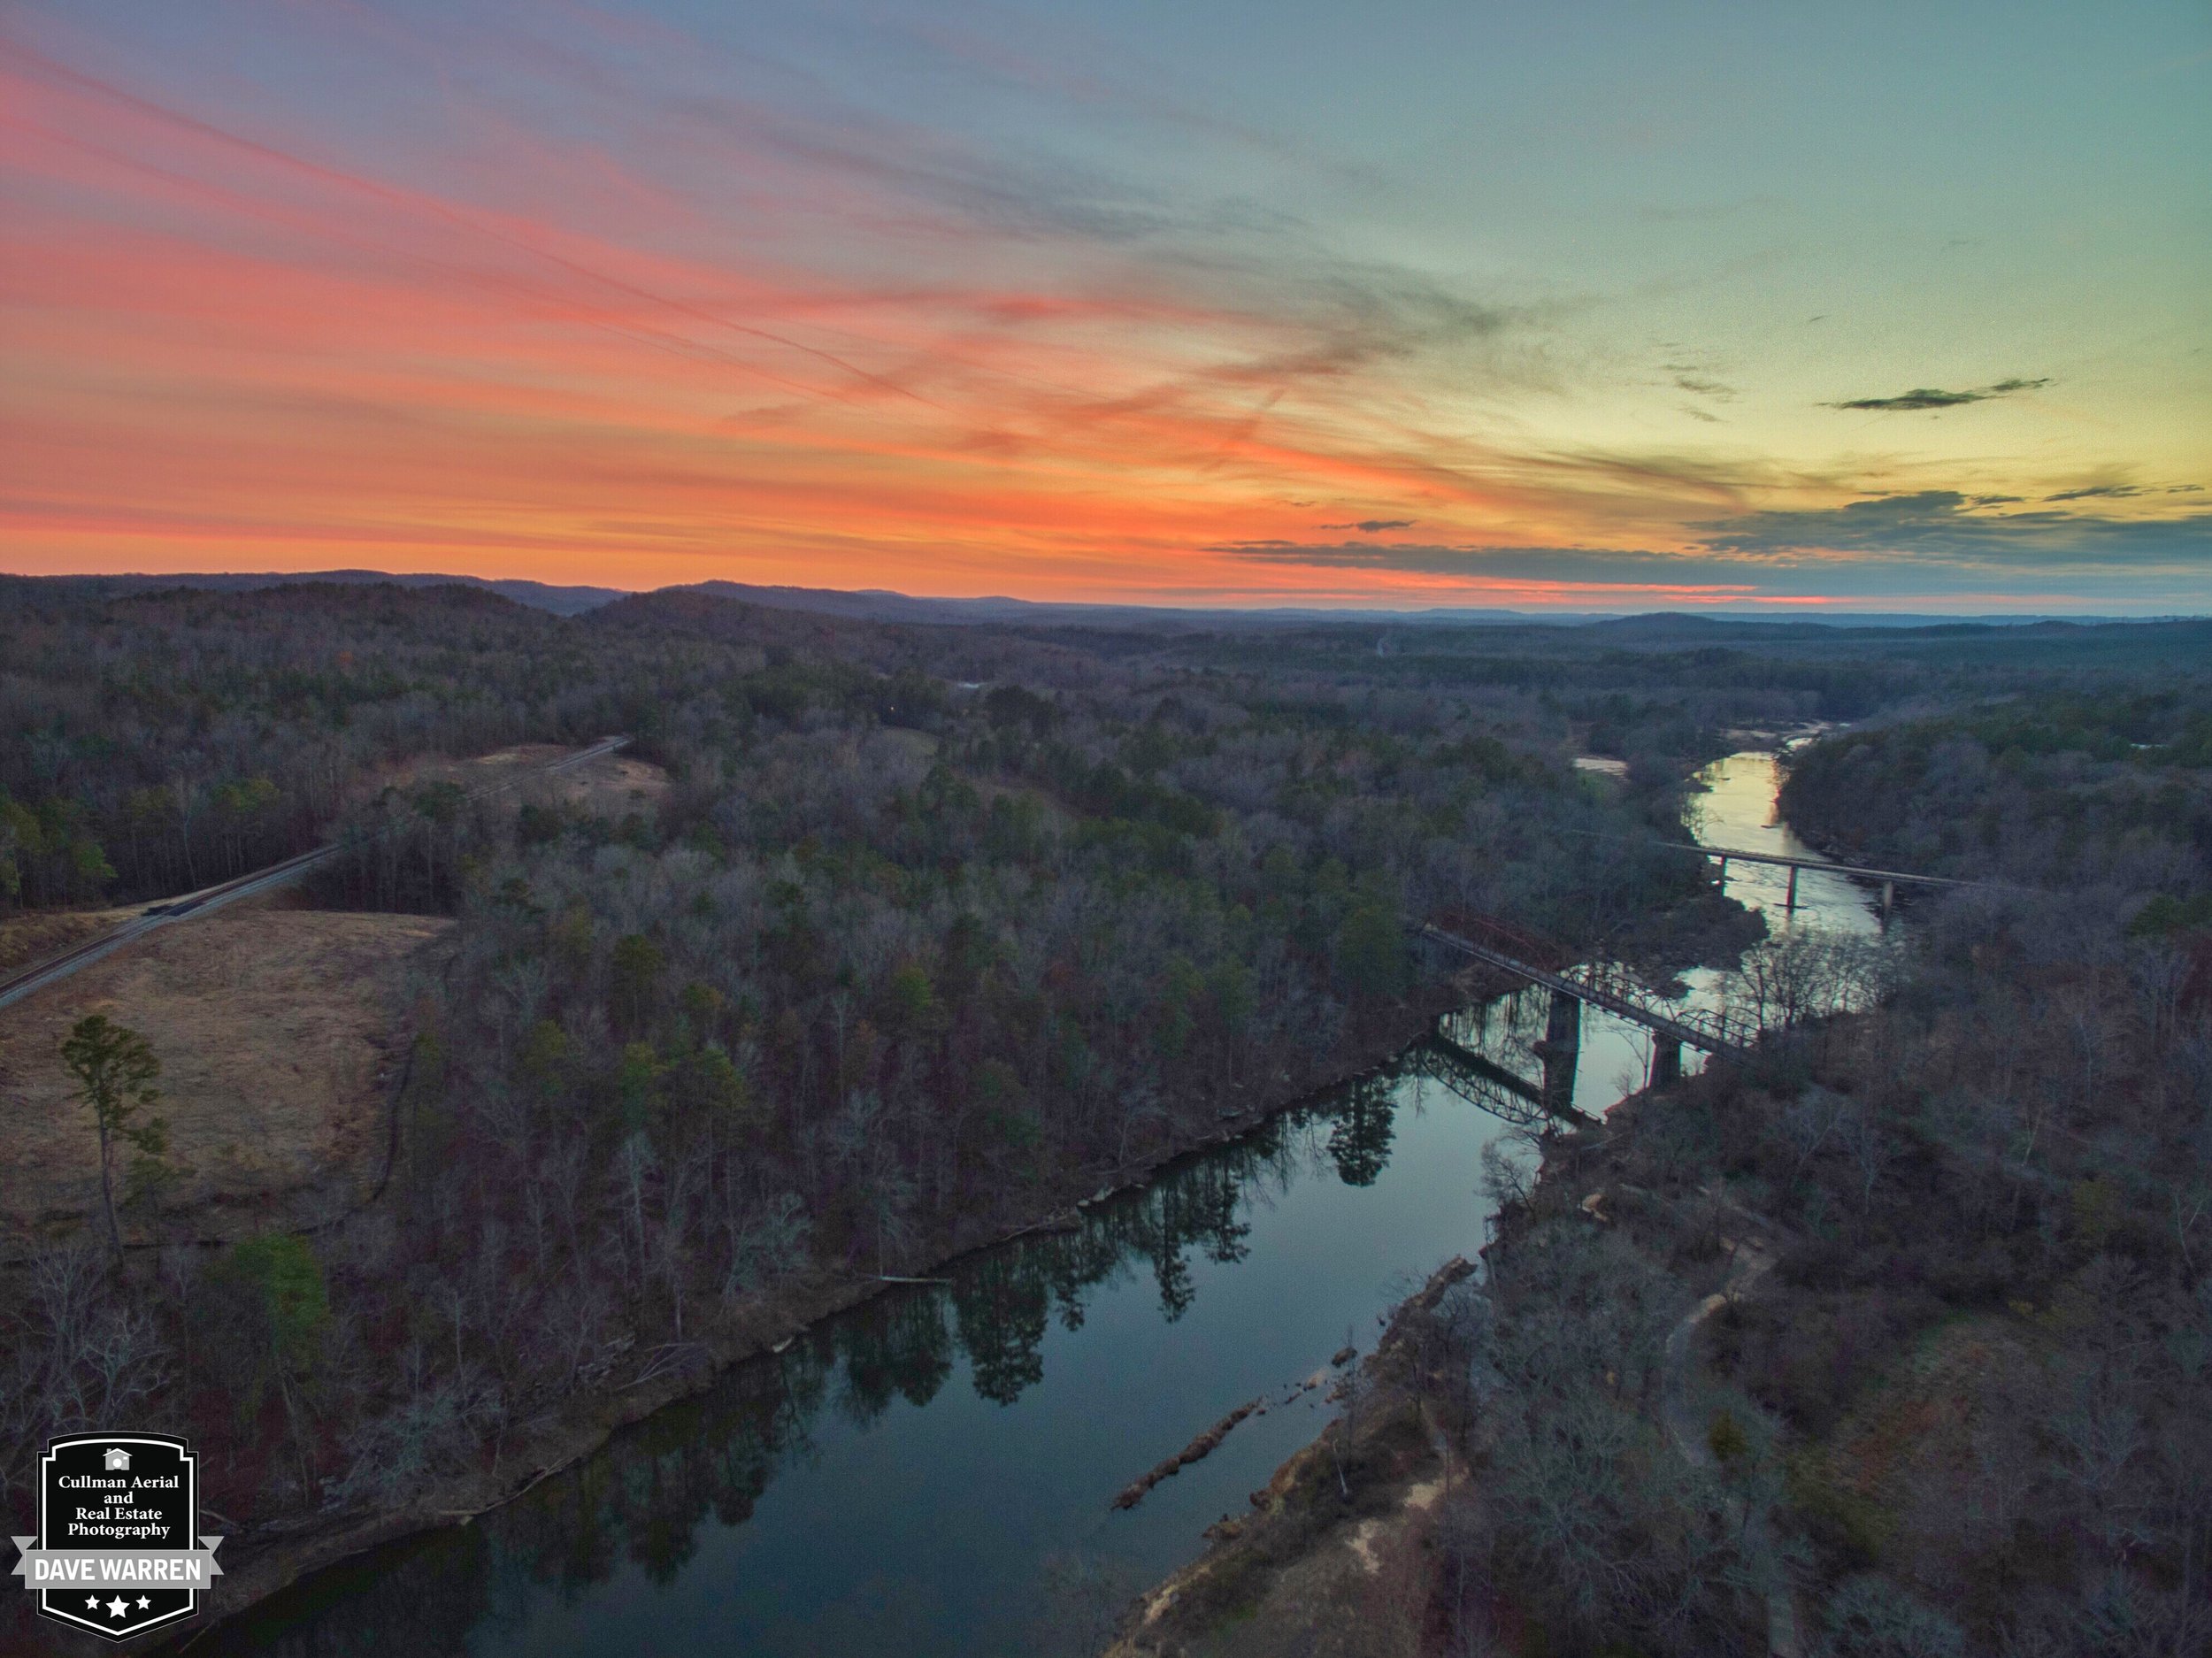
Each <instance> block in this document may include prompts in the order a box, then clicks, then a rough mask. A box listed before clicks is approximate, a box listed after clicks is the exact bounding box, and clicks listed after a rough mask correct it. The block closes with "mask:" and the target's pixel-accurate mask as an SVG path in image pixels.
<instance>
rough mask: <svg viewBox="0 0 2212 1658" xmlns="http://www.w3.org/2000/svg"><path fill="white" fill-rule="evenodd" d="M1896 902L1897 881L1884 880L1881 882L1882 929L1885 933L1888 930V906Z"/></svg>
mask: <svg viewBox="0 0 2212 1658" xmlns="http://www.w3.org/2000/svg"><path fill="white" fill-rule="evenodd" d="M1895 902H1897V883H1896V882H1895V881H1884V882H1883V883H1882V931H1883V932H1885V933H1886V932H1888V931H1889V907H1890V906H1891V905H1892V904H1893V903H1895Z"/></svg>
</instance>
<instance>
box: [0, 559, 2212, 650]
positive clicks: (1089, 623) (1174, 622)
mask: <svg viewBox="0 0 2212 1658" xmlns="http://www.w3.org/2000/svg"><path fill="white" fill-rule="evenodd" d="M19 580H34V581H37V582H39V583H40V584H42V585H47V584H51V585H54V586H62V587H71V588H73V589H76V590H79V591H90V592H95V593H113V594H123V593H147V592H158V591H161V590H163V589H165V588H172V587H194V588H199V589H203V590H208V591H214V592H225V593H245V592H251V591H253V590H255V589H257V588H262V587H289V586H293V585H296V584H297V583H301V582H312V581H321V582H345V583H364V584H365V583H374V582H390V583H392V584H394V585H396V586H398V587H446V586H462V587H480V588H482V589H484V590H485V591H487V592H489V593H495V594H497V595H500V596H501V597H502V598H505V599H511V600H512V601H514V602H515V603H518V604H525V605H528V606H529V607H530V608H532V609H533V610H546V611H549V612H550V613H552V614H553V615H555V616H581V615H584V614H585V613H587V612H588V611H592V610H598V609H600V608H601V607H602V606H603V605H607V604H611V603H614V602H615V601H616V600H618V599H626V598H631V597H635V596H642V595H638V594H636V593H634V592H633V591H632V590H630V589H626V588H622V587H556V586H552V585H549V584H548V583H546V582H541V581H524V580H494V579H491V578H488V577H484V576H451V575H402V574H393V573H390V572H384V571H377V570H316V571H304V572H297V573H291V572H274V571H271V572H260V573H244V574H228V573H205V574H186V575H174V576H165V575H113V576H106V575H101V576H48V577H33V578H19ZM652 591H655V592H659V593H669V594H678V593H696V594H704V595H710V596H711V597H714V598H720V599H734V600H737V601H739V602H741V603H746V604H754V605H759V606H761V607H762V608H764V609H766V610H799V611H805V612H809V613H811V614H814V615H818V616H831V617H837V618H843V619H845V620H849V621H864V622H909V623H912V622H920V623H935V624H939V625H948V624H979V623H980V624H995V625H997V626H1026V627H1078V628H1141V629H1144V630H1146V631H1148V632H1163V631H1164V632H1170V633H1172V632H1176V631H1179V630H1185V629H1188V630H1193V631H1202V632H1206V633H1222V632H1226V631H1234V630H1243V629H1271V628H1280V627H1312V626H1332V625H1337V624H1343V623H1356V624H1362V625H1365V626H1402V627H1485V626H1507V627H1563V628H1585V627H1586V628H1590V629H1592V630H1594V631H1600V632H1603V633H1611V634H1614V635H1616V636H1617V637H1618V638H1619V639H1620V640H1621V641H1622V642H1623V643H1624V644H1645V645H1649V644H1655V643H1660V642H1671V643H1680V642H1688V641H1700V642H1705V643H1714V644H1717V643H1721V642H1724V641H1731V640H1745V641H1748V640H1760V639H1763V640H1768V641H1772V640H1774V639H1776V638H1777V637H1778V636H1781V637H1789V636H1794V637H1796V638H1798V639H1801V640H1808V641H1811V640H1820V639H1828V640H1834V639H1837V638H1839V637H1843V636H1846V635H1848V634H1849V633H1854V632H1864V631H1869V630H1880V631H1882V632H1885V633H1891V632H1906V633H1927V634H1931V635H1933V634H1936V633H1939V632H1941V631H1943V630H1951V631H1954V632H1956V633H1965V634H1972V633H1980V632H1984V631H1986V630H1989V629H1992V628H2001V629H2004V630H2006V631H2008V632H2012V631H2039V632H2040V633H2043V634H2044V635H2045V636H2049V635H2050V633H2052V632H2053V630H2064V629H2069V628H2074V629H2078V628H2084V627H2093V626H2100V625H2109V624H2114V623H2124V624H2125V625H2126V626H2131V627H2139V626H2156V625H2157V624H2159V623H2161V622H2164V623H2169V624H2170V623H2173V622H2177V621H2185V620H2188V619H2191V618H2170V617H2169V618H2116V617H2093V616H2082V617H2054V616H1930V615H1915V614H1913V613H1910V612H1907V611H1872V610H1869V611H1843V610H1831V611H1824V612H1822V613H1821V614H1820V615H1818V616H1804V615H1797V614H1790V615H1776V614H1773V613H1771V612H1764V611H1747V610H1732V609H1731V610H1705V611H1680V610H1662V611H1647V612H1642V613H1639V614H1625V615H1624V614H1622V613H1620V612H1618V611H1597V610H1583V611H1567V610H1548V611H1544V610H1495V609H1472V608H1460V607H1455V606H1450V605H1437V606H1432V607H1431V608H1429V609H1427V610H1368V609H1362V608H1360V607H1357V606H1353V605H1336V606H1298V605H1276V606H1271V607H1268V608H1265V609H1260V610H1251V609H1241V608H1231V607H1226V606H1224V607H1219V608H1211V609H1209V608H1206V607H1202V606H1181V605H1167V604H1071V603H1056V602H1051V601H1041V600H1035V599H1015V598H1007V597H1002V596H995V597H989V598H979V599H937V598H919V597H916V596H914V595H910V594H905V593H897V592H894V591H892V590H891V589H889V588H885V587H864V588H859V589H846V588H840V587H770V586H762V585H756V584H754V583H750V582H742V581H699V582H692V583H689V584H687V585H684V586H680V587H661V588H656V589H652Z"/></svg>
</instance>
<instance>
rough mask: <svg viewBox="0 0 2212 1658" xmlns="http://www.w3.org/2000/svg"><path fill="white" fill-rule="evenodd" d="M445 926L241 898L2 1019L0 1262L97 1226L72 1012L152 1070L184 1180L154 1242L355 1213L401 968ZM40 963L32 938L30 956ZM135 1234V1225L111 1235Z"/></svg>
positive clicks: (393, 1059) (379, 1121)
mask: <svg viewBox="0 0 2212 1658" xmlns="http://www.w3.org/2000/svg"><path fill="white" fill-rule="evenodd" d="M451 926H452V924H451V923H450V922H449V921H445V920H442V919H439V918H437V917H428V916H400V915H362V914H349V913H333V912H326V911H318V910H296V909H285V908H276V907H273V906H272V905H271V903H270V902H269V901H266V900H256V901H251V902H247V903H243V904H241V905H238V906H236V907H234V908H233V909H229V910H223V911H220V912H219V913H217V914H215V915H212V916H209V917H205V918H204V919H201V920H195V921H188V922H182V923H180V924H178V925H174V926H171V927H165V928H162V929H160V930H159V931H157V932H156V933H153V934H152V935H151V936H150V937H148V938H147V939H145V940H142V941H140V942H138V943H135V944H133V945H130V946H128V947H127V948H124V949H121V950H119V951H118V952H116V953H115V954H114V955H112V956H109V957H107V958H106V959H105V960H104V961H101V962H98V963H95V964H93V965H92V966H90V967H88V968H86V969H84V970H83V971H81V972H78V973H76V974H74V975H73V976H71V977H70V978H68V979H64V980H62V981H61V982H60V983H58V984H57V985H53V986H49V987H47V988H46V989H44V990H42V991H40V992H39V993H38V994H35V995H34V996H31V997H29V998H27V1000H25V1001H23V1002H18V1003H17V1004H16V1005H15V1006H14V1007H12V1008H11V1009H8V1011H7V1015H6V1017H5V1019H4V1021H0V1258H4V1257H8V1256H13V1255H19V1254H20V1253H21V1252H22V1251H23V1249H24V1248H25V1247H27V1246H28V1245H30V1244H31V1243H32V1242H34V1241H35V1240H40V1239H44V1238H52V1237H56V1236H64V1235H67V1234H68V1233H70V1232H74V1231H76V1230H77V1229H79V1228H80V1227H82V1226H84V1225H85V1224H87V1223H88V1222H94V1223H96V1219H97V1216H98V1213H99V1201H100V1198H99V1154H98V1145H97V1141H96V1137H95V1135H94V1132H93V1126H92V1121H91V1114H90V1112H89V1111H88V1109H87V1108H86V1107H84V1106H83V1105H82V1104H81V1103H79V1102H78V1101H76V1100H75V1099H74V1097H73V1089H74V1084H73V1079H72V1078H71V1077H70V1075H69V1073H68V1071H67V1069H66V1068H65V1066H64V1065H63V1063H62V1060H61V1054H60V1047H61V1042H62V1039H63V1038H64V1037H65V1035H66V1034H67V1033H68V1032H69V1029H70V1027H71V1025H73V1024H75V1022H76V1021H77V1020H79V1019H81V1018H82V1017H85V1016H86V1015H88V1014H91V1013H104V1014H106V1015H107V1016H108V1017H110V1018H111V1019H114V1020H116V1021H118V1022H119V1023H121V1024H124V1025H128V1026H130V1027H131V1028H132V1029H134V1030H135V1031H138V1032H140V1033H142V1035H144V1036H145V1037H146V1039H147V1040H148V1041H149V1042H150V1043H151V1044H152V1046H153V1049H154V1052H155V1053H156V1054H157V1055H158V1056H159V1057H160V1059H161V1063H162V1075H161V1078H160V1084H159V1086H160V1087H161V1090H162V1094H163V1098H162V1099H161V1101H159V1102H158V1104H157V1106H156V1107H155V1108H154V1109H155V1112H156V1114H157V1115H159V1116H161V1117H165V1119H166V1120H167V1122H168V1125H169V1134H170V1155H171V1158H172V1160H173V1161H180V1162H181V1163H184V1164H185V1165H187V1166H188V1170H189V1172H188V1173H187V1174H186V1175H185V1176H184V1177H183V1178H182V1179H181V1180H180V1182H179V1184H178V1185H177V1186H176V1188H175V1189H174V1191H173V1193H172V1194H170V1196H169V1198H168V1200H167V1206H166V1209H165V1215H164V1218H163V1222H162V1230H163V1232H164V1233H165V1235H178V1236H185V1237H191V1238H197V1239H213V1238H230V1237H235V1236H239V1235H242V1234H244V1233H247V1232H252V1231H255V1230H257V1229H258V1228H260V1227H263V1226H266V1225H272V1224H294V1225H296V1224H304V1223H306V1222H308V1221H311V1220H314V1219H318V1218H321V1217H324V1216H325V1215H326V1214H327V1213H329V1212H332V1211H333V1210H334V1209H341V1208H343V1207H346V1206H349V1205H350V1204H351V1203H353V1202H355V1201H358V1200H359V1199H360V1198H361V1197H362V1196H365V1194H367V1192H368V1191H369V1190H370V1189H371V1188H372V1187H373V1185H374V1183H375V1181H376V1178H377V1177H378V1175H379V1174H380V1172H381V1170H382V1167H383V1160H384V1148H385V1140H386V1125H385V1109H386V1102H387V1098H388V1093H389V1084H390V1082H391V1080H392V1077H393V1072H394V1070H395V1068H396V1066H397V1065H398V1064H399V1063H400V1062H401V1060H402V1058H403V1034H402V1029H403V1024H404V1013H405V1009H404V1002H405V995H406V984H407V980H408V978H409V975H410V972H411V971H421V970H427V969H429V968H432V967H434V965H435V963H436V960H437V957H438V952H439V948H440V944H441V941H442V939H443V938H444V935H445V934H446V933H448V932H449V930H450V928H451ZM66 941H67V940H62V941H61V942H64V943H65V942H66ZM50 948H59V944H58V943H54V942H51V941H49V940H41V941H40V944H39V947H38V949H37V952H36V953H39V954H43V953H45V952H46V951H47V950H49V949H50ZM147 1235H148V1229H147V1226H146V1224H145V1222H144V1219H143V1217H140V1218H138V1219H136V1220H134V1222H133V1223H132V1224H130V1225H129V1226H127V1228H126V1237H127V1238H137V1239H143V1238H144V1237H146V1236H147Z"/></svg>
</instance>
